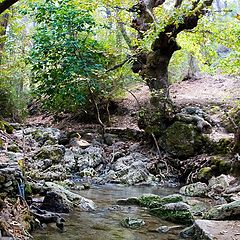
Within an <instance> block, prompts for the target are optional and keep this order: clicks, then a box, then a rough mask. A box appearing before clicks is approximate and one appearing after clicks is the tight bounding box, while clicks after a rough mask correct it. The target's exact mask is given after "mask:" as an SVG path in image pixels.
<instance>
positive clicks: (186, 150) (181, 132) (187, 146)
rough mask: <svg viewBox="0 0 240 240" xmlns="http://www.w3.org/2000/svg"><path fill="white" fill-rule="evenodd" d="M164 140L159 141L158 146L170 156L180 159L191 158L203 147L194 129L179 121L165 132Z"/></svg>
mask: <svg viewBox="0 0 240 240" xmlns="http://www.w3.org/2000/svg"><path fill="white" fill-rule="evenodd" d="M164 138H165V139H164ZM164 138H163V139H161V140H160V141H161V142H162V144H160V145H163V146H164V148H165V149H166V151H168V152H169V153H170V154H172V155H174V156H177V157H180V158H186V157H190V156H193V155H194V154H195V153H197V152H199V150H200V149H201V148H202V146H203V137H202V135H201V133H200V132H199V131H198V130H197V129H196V127H195V126H194V125H192V124H187V123H183V122H179V121H176V122H175V123H173V124H172V125H171V126H170V127H169V128H168V129H167V130H166V135H165V136H164Z"/></svg>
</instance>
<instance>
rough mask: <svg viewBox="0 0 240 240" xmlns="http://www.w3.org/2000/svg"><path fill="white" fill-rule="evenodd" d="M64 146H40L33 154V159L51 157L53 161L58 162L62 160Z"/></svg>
mask: <svg viewBox="0 0 240 240" xmlns="http://www.w3.org/2000/svg"><path fill="white" fill-rule="evenodd" d="M64 153H65V147H64V146H62V145H47V146H43V147H41V148H40V150H39V151H38V152H37V153H36V155H35V156H34V159H37V160H44V159H51V160H52V161H53V163H59V162H61V161H62V160H63V156H64Z"/></svg>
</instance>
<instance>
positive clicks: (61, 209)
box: [41, 192, 71, 213]
mask: <svg viewBox="0 0 240 240" xmlns="http://www.w3.org/2000/svg"><path fill="white" fill-rule="evenodd" d="M41 209H43V210H47V211H50V212H57V213H69V211H70V209H71V204H70V203H69V202H67V201H65V199H64V198H63V196H61V195H59V194H57V193H56V192H47V194H46V195H45V197H44V200H43V203H42V205H41Z"/></svg>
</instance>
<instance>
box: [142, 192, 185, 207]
mask: <svg viewBox="0 0 240 240" xmlns="http://www.w3.org/2000/svg"><path fill="white" fill-rule="evenodd" d="M138 200H139V202H140V205H141V206H144V207H149V208H155V207H160V206H162V205H164V204H168V203H176V202H181V201H183V197H182V196H181V195H179V194H172V195H168V196H165V197H160V196H159V195H155V194H144V195H142V196H141V197H139V198H138Z"/></svg>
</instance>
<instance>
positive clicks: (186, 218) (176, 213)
mask: <svg viewBox="0 0 240 240" xmlns="http://www.w3.org/2000/svg"><path fill="white" fill-rule="evenodd" d="M150 213H151V214H153V215H155V216H157V217H159V218H161V219H164V220H167V221H170V222H174V223H179V222H180V223H182V224H191V223H192V221H193V217H192V214H191V213H190V212H189V211H188V210H186V211H181V210H169V209H164V208H153V209H151V210H150Z"/></svg>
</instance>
